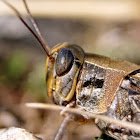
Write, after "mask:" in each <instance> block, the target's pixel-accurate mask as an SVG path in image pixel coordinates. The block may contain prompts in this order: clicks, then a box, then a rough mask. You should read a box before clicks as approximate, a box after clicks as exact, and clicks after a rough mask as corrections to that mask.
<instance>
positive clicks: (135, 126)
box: [26, 103, 140, 132]
mask: <svg viewBox="0 0 140 140" xmlns="http://www.w3.org/2000/svg"><path fill="white" fill-rule="evenodd" d="M26 106H27V107H31V108H40V109H50V110H57V111H61V110H63V109H64V108H65V107H63V106H59V105H54V104H43V103H26ZM67 112H69V113H73V114H80V115H83V116H84V115H88V116H89V117H90V118H98V119H100V120H103V121H105V122H108V123H114V124H116V125H118V126H120V127H124V128H128V129H129V130H132V131H137V132H140V125H138V124H136V123H131V122H128V121H121V120H116V119H113V118H110V117H107V116H103V115H98V114H93V113H89V112H85V111H81V110H79V109H77V108H67Z"/></svg>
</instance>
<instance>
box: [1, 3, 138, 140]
mask: <svg viewBox="0 0 140 140" xmlns="http://www.w3.org/2000/svg"><path fill="white" fill-rule="evenodd" d="M3 2H4V3H6V4H7V5H8V6H9V7H11V8H12V9H13V10H14V11H15V12H16V14H17V15H18V17H19V18H20V19H21V21H22V22H23V23H24V24H25V26H26V27H27V28H28V29H29V30H30V31H31V32H32V34H33V35H34V36H35V37H36V39H37V40H38V41H39V43H40V44H41V46H42V48H43V49H44V50H45V52H46V54H47V56H48V57H47V61H46V70H47V74H46V81H47V90H48V95H49V97H50V98H51V99H52V100H53V101H54V103H55V104H58V105H63V106H66V105H68V104H70V103H71V102H73V101H74V102H75V107H76V108H79V109H83V110H85V111H87V112H90V113H95V114H101V115H105V116H108V117H112V118H114V119H119V120H127V121H130V122H134V123H140V66H138V65H136V64H133V63H130V62H126V61H120V60H115V59H110V58H108V57H105V56H100V55H96V54H88V53H85V52H84V50H83V49H82V48H81V47H80V46H78V45H75V44H68V43H62V44H58V45H56V46H55V47H54V48H53V49H51V50H50V48H49V47H48V45H47V43H46V42H45V40H44V38H43V36H42V34H41V33H40V31H39V29H38V27H37V25H36V22H35V21H34V19H33V17H32V15H31V13H30V11H29V9H28V7H27V4H26V1H25V0H23V2H24V4H25V7H26V9H27V12H28V14H29V17H30V19H31V21H32V23H33V25H34V27H35V29H36V31H37V33H38V36H39V37H38V36H37V35H36V34H35V33H34V32H33V30H32V29H31V28H30V27H29V26H28V25H27V23H26V22H25V21H24V20H23V18H22V16H21V14H20V13H19V12H18V11H17V10H16V9H15V8H14V7H13V6H12V5H11V4H9V3H8V2H6V1H5V0H3ZM95 123H96V124H97V126H98V127H99V128H100V129H101V130H102V131H103V132H104V133H106V134H107V135H109V136H111V137H112V138H114V139H121V140H132V139H133V140H140V133H139V132H135V131H131V130H128V129H126V128H121V127H119V126H118V125H117V124H113V123H106V122H105V121H102V120H97V119H95Z"/></svg>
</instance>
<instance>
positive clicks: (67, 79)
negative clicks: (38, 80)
mask: <svg viewBox="0 0 140 140" xmlns="http://www.w3.org/2000/svg"><path fill="white" fill-rule="evenodd" d="M49 55H50V57H48V58H47V61H46V70H47V76H46V80H47V89H48V94H49V96H50V97H51V98H52V99H53V100H54V102H55V103H56V104H59V105H63V104H64V103H66V102H69V101H71V100H72V98H73V97H74V93H75V89H76V84H77V78H78V75H79V71H80V69H81V66H82V64H83V61H84V51H83V50H82V49H81V48H80V47H79V46H77V45H74V44H67V43H63V44H59V45H57V46H55V47H54V48H53V49H52V50H51V51H50V53H49Z"/></svg>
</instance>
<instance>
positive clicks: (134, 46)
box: [0, 0, 140, 140]
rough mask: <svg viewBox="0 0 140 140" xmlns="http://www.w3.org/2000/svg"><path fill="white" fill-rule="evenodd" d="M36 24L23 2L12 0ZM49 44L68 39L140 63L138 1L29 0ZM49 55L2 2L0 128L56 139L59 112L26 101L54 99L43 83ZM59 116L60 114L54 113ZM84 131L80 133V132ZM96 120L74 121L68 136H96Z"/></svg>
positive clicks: (87, 138) (89, 139)
mask: <svg viewBox="0 0 140 140" xmlns="http://www.w3.org/2000/svg"><path fill="white" fill-rule="evenodd" d="M9 2H10V3H11V4H12V5H13V6H15V7H16V8H17V9H18V10H19V11H20V12H21V13H22V14H23V15H24V17H25V21H26V22H27V23H28V24H29V25H30V26H32V24H31V22H30V20H29V18H28V17H27V13H26V10H25V7H24V5H23V2H22V0H9ZM27 3H28V5H29V7H30V10H31V12H32V14H33V16H34V17H35V20H36V21H37V24H38V26H39V28H40V30H41V32H42V34H43V35H44V37H45V39H46V41H47V43H48V44H49V46H50V47H53V46H55V45H57V44H58V43H63V42H68V43H74V44H77V45H79V46H81V47H82V48H83V49H84V50H85V52H90V53H96V54H100V55H105V56H108V57H111V58H117V59H121V60H127V61H130V62H134V63H136V64H140V1H139V0H59V1H58V0H27ZM45 62H46V54H45V52H44V51H43V49H42V48H41V46H40V45H39V43H38V42H37V41H36V39H35V38H34V37H33V35H32V34H31V33H30V32H29V31H28V29H27V28H26V27H25V26H24V25H23V24H22V23H21V21H20V20H19V19H18V18H17V16H16V15H15V14H14V12H13V11H12V10H11V9H10V8H9V7H7V6H6V5H4V4H3V3H2V2H1V1H0V128H7V127H10V126H18V127H23V128H26V129H27V130H30V131H32V132H33V133H35V134H38V135H39V136H40V137H42V138H44V140H53V139H54V136H55V135H56V133H57V130H58V128H59V126H60V124H61V121H62V119H63V118H62V117H61V116H60V117H58V116H59V112H54V111H44V110H36V109H28V108H27V107H25V106H24V103H26V102H47V103H51V101H50V100H49V98H48V96H47V91H46V88H47V87H46V82H45ZM56 116H57V117H56ZM81 134H82V135H81ZM100 134H101V132H100V131H99V130H98V128H96V127H95V126H94V124H93V122H91V121H90V122H88V123H86V124H85V125H81V124H79V123H77V122H72V123H71V124H70V125H69V126H68V128H67V131H66V132H65V137H64V139H65V140H71V139H79V140H93V138H94V137H95V136H100Z"/></svg>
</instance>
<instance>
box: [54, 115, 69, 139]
mask: <svg viewBox="0 0 140 140" xmlns="http://www.w3.org/2000/svg"><path fill="white" fill-rule="evenodd" d="M71 117H72V115H71V114H67V116H66V117H65V118H64V120H63V122H62V124H61V126H60V128H59V130H58V132H57V135H56V137H55V140H61V139H62V136H63V133H64V131H65V129H66V127H67V125H68V123H69V122H70V121H71Z"/></svg>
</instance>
